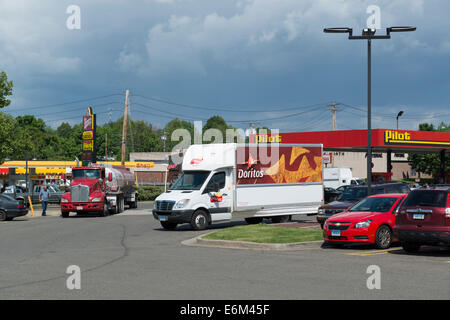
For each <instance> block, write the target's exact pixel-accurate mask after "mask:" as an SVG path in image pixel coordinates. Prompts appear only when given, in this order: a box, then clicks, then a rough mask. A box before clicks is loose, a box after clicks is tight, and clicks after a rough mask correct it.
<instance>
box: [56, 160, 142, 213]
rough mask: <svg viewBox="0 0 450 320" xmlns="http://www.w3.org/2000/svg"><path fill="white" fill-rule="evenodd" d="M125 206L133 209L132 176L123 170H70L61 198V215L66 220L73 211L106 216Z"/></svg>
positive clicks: (134, 200)
mask: <svg viewBox="0 0 450 320" xmlns="http://www.w3.org/2000/svg"><path fill="white" fill-rule="evenodd" d="M125 204H128V205H129V206H130V207H131V208H136V207H137V193H136V191H135V190H134V175H133V174H132V173H130V172H129V171H128V170H127V169H126V168H125V167H120V166H105V165H103V166H100V165H95V166H89V167H74V168H72V181H71V184H70V191H69V192H66V193H65V194H64V195H63V196H62V198H61V215H62V217H64V218H66V217H68V216H69V214H70V212H76V213H77V214H83V213H85V214H88V213H92V214H97V215H99V216H106V215H108V214H111V213H120V212H122V211H123V210H124V206H125Z"/></svg>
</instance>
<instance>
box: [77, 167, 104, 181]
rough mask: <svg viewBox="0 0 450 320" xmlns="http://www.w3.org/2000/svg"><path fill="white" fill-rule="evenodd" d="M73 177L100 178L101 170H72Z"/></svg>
mask: <svg viewBox="0 0 450 320" xmlns="http://www.w3.org/2000/svg"><path fill="white" fill-rule="evenodd" d="M72 176H73V179H99V178H100V170H96V169H79V170H73V171H72Z"/></svg>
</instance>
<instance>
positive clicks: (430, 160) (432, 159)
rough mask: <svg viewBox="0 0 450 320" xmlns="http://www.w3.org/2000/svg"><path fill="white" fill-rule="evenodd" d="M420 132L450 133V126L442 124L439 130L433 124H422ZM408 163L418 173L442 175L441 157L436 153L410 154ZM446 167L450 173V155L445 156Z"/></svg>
mask: <svg viewBox="0 0 450 320" xmlns="http://www.w3.org/2000/svg"><path fill="white" fill-rule="evenodd" d="M419 130H420V131H440V132H450V124H449V125H446V124H445V123H443V122H442V123H441V124H440V125H439V126H438V127H437V128H434V126H433V124H431V123H421V124H419ZM408 161H409V162H410V164H411V167H412V168H413V169H414V170H416V171H417V172H421V173H425V174H430V175H436V174H439V173H440V164H441V160H440V156H439V154H436V153H415V154H409V156H408ZM445 167H446V172H450V155H449V154H448V153H447V154H446V156H445Z"/></svg>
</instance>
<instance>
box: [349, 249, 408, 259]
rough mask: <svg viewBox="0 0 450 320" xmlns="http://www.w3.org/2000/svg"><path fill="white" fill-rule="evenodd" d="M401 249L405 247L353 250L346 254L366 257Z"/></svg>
mask: <svg viewBox="0 0 450 320" xmlns="http://www.w3.org/2000/svg"><path fill="white" fill-rule="evenodd" d="M400 250H403V249H398V248H394V249H385V250H371V251H363V252H351V253H346V255H349V256H361V257H366V256H375V255H380V254H386V253H388V252H391V251H400Z"/></svg>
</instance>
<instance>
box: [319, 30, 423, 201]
mask: <svg viewBox="0 0 450 320" xmlns="http://www.w3.org/2000/svg"><path fill="white" fill-rule="evenodd" d="M415 30H416V27H390V28H386V34H385V35H377V36H376V35H375V32H376V30H375V29H363V31H362V34H361V35H360V36H354V35H353V29H352V28H346V27H343V28H325V29H323V32H325V33H348V39H349V40H367V194H368V195H370V194H371V193H372V91H371V90H372V88H371V87H372V84H371V78H372V75H371V70H372V66H371V63H372V61H371V60H372V57H371V54H372V40H376V39H390V38H391V32H406V31H415Z"/></svg>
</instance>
